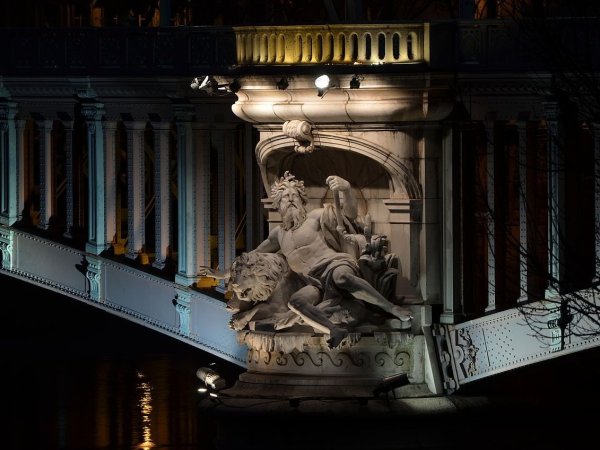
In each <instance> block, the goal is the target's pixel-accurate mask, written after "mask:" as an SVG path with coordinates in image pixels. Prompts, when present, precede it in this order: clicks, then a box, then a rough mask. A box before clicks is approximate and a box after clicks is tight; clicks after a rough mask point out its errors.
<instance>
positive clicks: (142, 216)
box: [125, 121, 146, 259]
mask: <svg viewBox="0 0 600 450" xmlns="http://www.w3.org/2000/svg"><path fill="white" fill-rule="evenodd" d="M145 129H146V122H142V121H134V122H131V123H129V124H127V204H128V206H129V207H128V212H127V213H128V214H127V252H126V253H125V256H126V257H127V258H129V259H137V258H138V257H141V256H142V253H143V251H144V244H145V242H146V239H145V238H146V236H145V234H146V231H145V226H146V203H145V196H144V181H145V177H144V174H145V169H144V131H145Z"/></svg>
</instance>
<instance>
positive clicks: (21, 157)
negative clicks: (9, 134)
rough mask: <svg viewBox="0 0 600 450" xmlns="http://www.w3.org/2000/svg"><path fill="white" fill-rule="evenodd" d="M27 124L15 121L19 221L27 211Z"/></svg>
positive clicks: (22, 121)
mask: <svg viewBox="0 0 600 450" xmlns="http://www.w3.org/2000/svg"><path fill="white" fill-rule="evenodd" d="M26 125H27V122H26V121H25V120H23V119H19V120H15V131H16V135H17V148H16V166H17V171H16V172H15V175H14V176H16V178H17V180H16V183H17V190H16V192H15V195H16V202H17V215H18V220H22V219H23V212H24V210H25V173H24V171H25V133H26V128H27V127H26Z"/></svg>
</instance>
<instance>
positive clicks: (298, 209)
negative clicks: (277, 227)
mask: <svg viewBox="0 0 600 450" xmlns="http://www.w3.org/2000/svg"><path fill="white" fill-rule="evenodd" d="M281 219H282V222H283V223H282V226H283V229H284V230H286V231H289V230H296V229H297V228H299V227H300V225H302V224H303V223H304V221H305V220H306V209H304V207H303V206H302V205H300V206H297V205H295V204H293V203H290V204H289V205H288V206H287V207H285V208H282V209H281Z"/></svg>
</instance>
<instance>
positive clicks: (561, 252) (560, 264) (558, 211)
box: [544, 102, 566, 298]
mask: <svg viewBox="0 0 600 450" xmlns="http://www.w3.org/2000/svg"><path fill="white" fill-rule="evenodd" d="M558 112H559V110H558V105H557V104H556V103H555V102H547V103H544V115H545V117H546V126H547V128H548V288H547V289H546V293H545V297H546V298H552V297H554V296H556V295H558V294H559V293H560V292H561V283H562V282H563V281H564V273H565V256H566V255H565V246H564V244H563V243H562V242H561V239H562V237H563V236H564V235H565V209H564V205H565V168H564V158H563V157H562V148H561V146H562V135H561V134H562V133H561V130H559V124H558Z"/></svg>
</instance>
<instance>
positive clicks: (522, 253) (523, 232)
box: [517, 120, 531, 302]
mask: <svg viewBox="0 0 600 450" xmlns="http://www.w3.org/2000/svg"><path fill="white" fill-rule="evenodd" d="M526 125H527V123H526V122H525V121H523V120H519V121H518V122H517V133H518V144H519V188H520V189H519V194H520V196H519V299H518V301H519V302H526V301H527V300H529V293H530V290H529V259H530V256H531V254H530V252H529V244H528V242H529V241H528V239H529V233H528V231H529V230H528V223H527V220H528V219H527V218H528V214H527V209H528V203H527V126H526Z"/></svg>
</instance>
